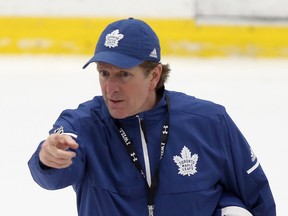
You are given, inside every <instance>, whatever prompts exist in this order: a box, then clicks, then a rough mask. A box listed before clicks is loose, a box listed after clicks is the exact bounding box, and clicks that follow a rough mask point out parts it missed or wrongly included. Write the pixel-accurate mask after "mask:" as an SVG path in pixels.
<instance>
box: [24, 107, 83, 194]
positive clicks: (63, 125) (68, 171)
mask: <svg viewBox="0 0 288 216" xmlns="http://www.w3.org/2000/svg"><path fill="white" fill-rule="evenodd" d="M72 123H73V124H75V119H74V116H73V115H71V113H70V112H69V111H64V112H63V113H62V114H61V115H60V117H59V118H58V120H57V121H56V123H55V124H54V126H53V129H51V131H50V132H49V133H50V134H52V133H61V134H67V135H70V136H72V137H73V138H74V139H75V140H76V142H77V143H78V144H79V148H78V149H76V150H73V151H75V152H76V157H75V158H73V163H72V164H71V165H70V166H69V167H67V168H64V169H54V168H50V167H47V166H45V165H43V164H41V162H40V160H39V151H40V149H41V145H42V143H43V142H44V141H42V142H41V143H40V144H39V145H38V148H37V149H36V151H35V152H34V153H33V155H32V157H31V158H30V159H29V161H28V167H29V169H30V173H31V175H32V177H33V179H34V181H35V182H36V183H37V184H38V185H39V186H41V187H43V188H45V189H48V190H56V189H60V188H65V187H67V186H70V185H73V184H76V183H77V181H79V179H80V178H81V176H82V174H83V172H84V167H85V164H84V163H85V160H84V153H83V152H84V151H83V146H82V145H81V141H80V139H79V137H78V133H79V131H77V130H75V129H74V125H73V124H72ZM72 125H73V126H72ZM71 151H72V150H71Z"/></svg>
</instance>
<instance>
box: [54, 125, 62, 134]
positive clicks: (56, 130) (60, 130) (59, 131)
mask: <svg viewBox="0 0 288 216" xmlns="http://www.w3.org/2000/svg"><path fill="white" fill-rule="evenodd" d="M54 133H56V134H63V133H64V128H63V126H60V127H59V128H56V129H55V130H54Z"/></svg>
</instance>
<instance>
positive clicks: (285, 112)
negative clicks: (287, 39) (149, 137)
mask: <svg viewBox="0 0 288 216" xmlns="http://www.w3.org/2000/svg"><path fill="white" fill-rule="evenodd" d="M89 58H90V56H45V55H44V56H26V55H24V56H0V66H1V69H0V103H1V105H0V119H1V123H0V130H1V137H2V139H1V149H2V151H1V157H0V164H1V178H0V183H1V185H2V189H1V196H2V201H1V209H0V215H9V216H10V215H11V216H16V215H17V216H18V215H29V216H36V215H37V216H38V215H41V216H51V215H65V216H68V215H69V216H76V215H77V212H76V198H75V194H74V191H73V189H72V188H71V187H68V188H65V189H62V190H59V191H47V190H44V189H42V188H40V187H39V186H38V185H36V183H34V181H33V179H32V177H31V176H30V173H29V170H28V166H27V161H28V159H29V158H30V156H31V154H32V153H33V152H34V150H35V149H36V146H37V145H38V143H39V142H40V141H41V140H42V139H45V138H46V136H47V135H48V130H49V129H50V128H51V126H52V124H53V122H54V121H55V120H56V118H57V117H58V115H59V114H60V112H61V111H62V110H63V109H66V108H74V107H76V106H77V105H78V104H79V103H80V102H82V101H85V100H88V99H91V98H92V97H93V96H94V95H98V94H100V93H101V92H100V88H99V85H98V75H97V73H96V70H95V67H94V66H93V65H90V66H89V67H88V69H86V70H82V66H83V64H85V63H86V61H87V60H88V59H89ZM163 62H164V63H166V62H167V63H170V65H171V68H172V73H171V76H170V78H169V81H168V83H167V85H166V88H167V89H173V90H178V91H184V92H186V93H188V94H192V95H194V96H196V97H199V98H203V99H208V100H212V101H214V102H216V103H220V104H222V105H224V106H225V107H226V109H227V111H228V113H229V114H230V115H231V117H232V118H233V119H234V121H235V122H236V124H237V125H238V127H239V128H240V129H241V131H242V132H243V133H244V135H245V136H246V138H247V140H248V141H249V142H250V144H251V146H252V147H253V150H254V152H255V153H256V155H257V156H258V158H259V160H260V162H261V164H262V166H263V168H264V170H265V172H266V174H267V176H268V178H269V182H270V185H271V188H272V191H273V194H274V197H275V200H276V203H277V208H278V214H277V215H279V216H285V215H288V208H287V198H288V187H287V186H286V184H287V182H288V181H287V174H286V171H287V158H286V157H287V153H288V139H287V137H288V136H287V132H288V126H287V122H288V60H287V59H286V60H285V59H282V60H281V59H274V60H267V59H240V58H235V59H193V58H173V57H164V58H163Z"/></svg>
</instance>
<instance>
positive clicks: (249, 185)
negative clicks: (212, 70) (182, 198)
mask: <svg viewBox="0 0 288 216" xmlns="http://www.w3.org/2000/svg"><path fill="white" fill-rule="evenodd" d="M222 117H223V123H224V125H223V128H224V129H223V130H224V131H225V132H224V133H223V134H224V137H225V138H224V140H225V141H224V142H223V143H228V145H226V147H224V149H225V152H224V154H225V155H227V156H228V157H226V158H227V159H226V161H225V163H224V164H225V165H224V169H225V172H224V176H223V178H222V183H223V187H224V190H225V191H229V192H232V193H233V194H235V195H236V196H237V197H239V198H240V199H241V200H242V201H243V204H244V205H245V206H246V208H247V210H249V212H251V213H252V215H253V216H263V215H265V216H275V215H276V207H275V202H274V198H273V195H272V192H271V189H270V186H269V183H268V179H267V177H266V175H265V173H264V171H263V169H262V167H261V165H260V162H259V160H258V159H257V157H256V155H255V153H254V152H253V150H252V148H251V146H250V145H249V144H248V142H247V141H246V139H245V138H244V136H243V135H242V133H241V132H240V130H239V129H238V128H237V126H236V125H235V123H234V122H233V121H232V119H231V118H230V117H229V115H228V114H227V113H225V114H224V115H223V116H222Z"/></svg>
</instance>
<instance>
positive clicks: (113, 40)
mask: <svg viewBox="0 0 288 216" xmlns="http://www.w3.org/2000/svg"><path fill="white" fill-rule="evenodd" d="M122 38H124V35H123V34H119V29H116V30H114V31H113V32H111V33H110V34H107V35H106V40H105V43H104V46H106V47H109V48H114V47H117V46H118V42H119V41H120V40H121V39H122Z"/></svg>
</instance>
